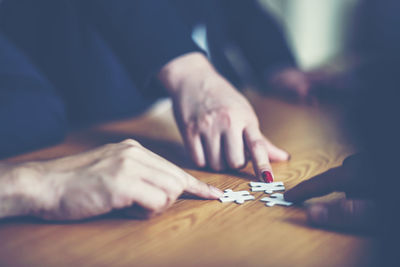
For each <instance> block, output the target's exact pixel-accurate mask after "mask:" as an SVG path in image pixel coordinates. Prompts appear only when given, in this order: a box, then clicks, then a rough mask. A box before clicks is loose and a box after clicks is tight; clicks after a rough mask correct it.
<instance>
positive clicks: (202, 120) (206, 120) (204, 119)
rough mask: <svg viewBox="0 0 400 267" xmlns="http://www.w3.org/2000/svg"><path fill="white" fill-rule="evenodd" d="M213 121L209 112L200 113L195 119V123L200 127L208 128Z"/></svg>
mask: <svg viewBox="0 0 400 267" xmlns="http://www.w3.org/2000/svg"><path fill="white" fill-rule="evenodd" d="M212 122H213V116H212V115H211V114H210V113H206V114H203V115H201V116H200V117H199V118H198V120H197V125H198V127H199V128H200V129H208V128H210V127H211V125H212Z"/></svg>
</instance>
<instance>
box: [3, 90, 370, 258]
mask: <svg viewBox="0 0 400 267" xmlns="http://www.w3.org/2000/svg"><path fill="white" fill-rule="evenodd" d="M246 94H247V96H248V97H249V99H250V100H251V102H252V103H253V105H254V107H255V109H256V112H257V113H258V115H259V117H260V123H261V127H262V129H263V132H264V133H265V134H266V135H267V136H268V137H269V138H270V139H271V140H272V141H273V142H275V143H276V144H277V145H279V146H281V147H282V148H284V149H286V150H287V151H289V152H290V153H291V154H292V159H291V161H290V162H288V163H279V164H273V168H274V172H275V176H276V180H280V181H284V182H285V184H286V186H287V187H288V188H291V187H293V186H294V185H296V184H297V183H299V182H300V181H302V180H304V179H308V178H310V177H312V176H314V175H316V174H318V173H321V172H323V171H325V170H327V169H329V168H331V167H334V166H337V165H339V164H340V163H341V162H342V160H343V159H344V158H345V157H346V156H347V155H349V154H350V153H351V152H352V148H351V146H350V145H349V144H348V143H347V142H346V138H344V137H343V136H342V134H341V133H340V131H339V129H341V128H340V126H339V118H340V116H339V115H338V112H337V111H335V110H334V109H331V108H326V107H321V106H320V107H307V106H296V105H292V104H288V103H285V102H282V101H279V100H274V99H268V98H264V97H260V96H259V95H257V94H255V93H252V92H246ZM127 137H133V138H137V139H138V140H140V141H141V142H142V143H143V144H144V145H145V146H147V147H148V148H150V149H152V150H153V151H155V152H157V153H159V154H161V155H162V156H164V157H166V158H167V159H169V160H171V161H172V162H174V163H176V164H178V165H179V166H182V167H184V168H185V169H186V170H187V171H188V172H190V173H191V174H193V175H194V176H195V177H198V178H199V179H201V180H203V181H205V182H207V183H210V184H213V185H215V186H217V187H219V188H221V189H226V188H232V189H234V190H249V186H248V183H249V181H250V180H251V179H254V176H253V174H252V167H251V166H250V165H249V166H247V167H246V168H245V169H244V170H243V171H241V172H240V173H218V174H217V173H212V172H208V171H204V170H196V169H195V168H193V165H191V163H190V162H189V161H188V159H187V156H186V155H185V152H184V149H183V147H182V142H181V139H180V137H179V132H178V130H177V128H176V126H175V124H174V121H173V117H172V113H171V108H170V106H169V105H168V104H164V105H162V106H161V107H160V106H159V107H158V108H156V109H155V110H152V111H151V112H149V113H147V114H145V115H144V116H142V117H140V118H137V119H134V120H126V121H121V122H116V123H110V124H106V125H101V126H98V127H95V128H92V129H89V130H85V131H82V132H77V133H73V134H71V135H70V136H69V137H68V138H67V140H66V141H65V142H64V143H63V144H60V145H58V146H55V147H52V148H48V149H44V150H41V151H37V152H33V153H30V154H26V155H22V156H20V157H17V158H14V159H12V160H14V161H21V160H29V159H47V158H53V157H58V156H63V155H68V154H72V153H77V152H80V151H84V150H87V149H89V148H92V147H96V146H98V145H101V144H104V143H109V142H117V141H120V140H122V139H125V138H127ZM262 195H263V193H260V192H257V193H255V196H256V200H258V199H260V198H261V197H262ZM331 197H335V196H331ZM373 248H374V242H373V239H372V238H371V237H368V236H362V235H352V234H349V233H337V232H333V231H327V230H322V229H314V228H311V227H309V226H308V225H307V223H306V218H305V214H304V208H302V207H288V208H287V207H271V208H268V207H265V206H264V204H263V203H262V202H260V201H250V202H246V203H245V204H243V205H241V206H239V205H237V204H232V203H220V202H219V201H208V200H194V199H181V200H178V202H177V203H176V204H174V205H173V207H172V208H171V209H169V210H168V211H167V212H166V213H164V214H163V215H161V216H158V217H155V218H152V219H150V220H144V221H143V220H130V219H126V218H119V217H116V216H105V217H103V218H100V219H95V220H89V221H85V222H79V223H69V224H68V223H46V222H41V221H37V220H31V219H8V220H3V221H2V222H0V266H365V265H366V264H368V263H369V262H370V260H371V257H372V256H371V255H372V253H371V252H372V251H373Z"/></svg>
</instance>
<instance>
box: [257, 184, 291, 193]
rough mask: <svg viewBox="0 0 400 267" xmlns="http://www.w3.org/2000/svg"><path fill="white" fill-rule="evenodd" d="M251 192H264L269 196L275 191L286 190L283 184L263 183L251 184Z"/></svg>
mask: <svg viewBox="0 0 400 267" xmlns="http://www.w3.org/2000/svg"><path fill="white" fill-rule="evenodd" d="M250 186H251V191H253V192H254V191H264V192H265V193H267V194H272V193H273V192H275V191H283V190H285V186H284V185H283V182H273V183H261V182H250Z"/></svg>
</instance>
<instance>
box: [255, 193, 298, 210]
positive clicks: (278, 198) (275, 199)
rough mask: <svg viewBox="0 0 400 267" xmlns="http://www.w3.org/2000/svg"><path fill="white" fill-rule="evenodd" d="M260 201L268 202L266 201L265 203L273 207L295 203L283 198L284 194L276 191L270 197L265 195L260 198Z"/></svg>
mask: <svg viewBox="0 0 400 267" xmlns="http://www.w3.org/2000/svg"><path fill="white" fill-rule="evenodd" d="M260 201H264V202H267V203H265V205H266V206H268V207H272V206H275V205H283V206H290V205H292V204H293V203H292V202H289V201H285V199H284V198H283V194H281V193H275V194H272V195H271V196H270V197H264V198H262V199H260Z"/></svg>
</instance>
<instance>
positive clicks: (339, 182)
mask: <svg viewBox="0 0 400 267" xmlns="http://www.w3.org/2000/svg"><path fill="white" fill-rule="evenodd" d="M367 162H368V161H367V160H366V158H365V157H364V156H361V155H357V156H352V157H349V158H347V159H346V160H345V162H344V164H343V166H341V167H338V168H334V169H331V170H329V171H327V172H325V173H323V174H320V175H318V176H316V177H314V178H312V179H309V180H307V181H304V182H302V183H300V184H298V185H297V186H295V187H294V188H292V189H291V190H289V191H287V192H286V193H285V199H286V200H288V201H292V202H302V201H304V200H307V199H309V198H312V197H318V196H323V195H326V194H329V193H331V192H334V191H343V192H346V196H347V197H346V198H345V199H341V200H339V201H336V202H333V203H328V204H313V205H311V206H309V207H308V209H307V215H308V220H309V222H310V223H311V224H313V225H316V226H322V227H333V228H340V229H346V230H371V229H372V228H373V227H374V226H375V224H376V222H377V215H376V202H375V200H374V199H375V198H374V190H375V189H376V186H375V184H374V179H373V178H372V174H371V173H370V172H366V171H365V169H366V168H367V167H366V166H370V165H368V164H367Z"/></svg>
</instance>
